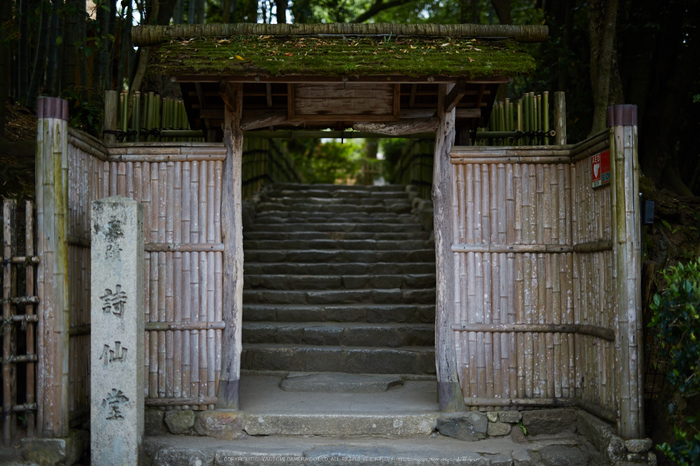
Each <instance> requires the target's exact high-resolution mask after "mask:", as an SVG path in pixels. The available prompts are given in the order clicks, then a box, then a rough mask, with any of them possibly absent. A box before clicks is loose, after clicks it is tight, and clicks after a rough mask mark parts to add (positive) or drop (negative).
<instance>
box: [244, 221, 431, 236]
mask: <svg viewBox="0 0 700 466" xmlns="http://www.w3.org/2000/svg"><path fill="white" fill-rule="evenodd" d="M250 231H264V232H269V231H274V232H281V231H309V232H318V231H326V232H328V231H332V232H362V233H393V232H397V233H401V232H408V231H413V232H417V231H423V227H422V226H421V225H420V224H418V223H399V222H393V223H391V222H387V223H357V222H342V221H334V222H284V223H282V222H267V223H255V224H253V225H251V226H250Z"/></svg>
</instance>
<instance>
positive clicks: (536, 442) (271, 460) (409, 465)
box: [144, 413, 605, 466]
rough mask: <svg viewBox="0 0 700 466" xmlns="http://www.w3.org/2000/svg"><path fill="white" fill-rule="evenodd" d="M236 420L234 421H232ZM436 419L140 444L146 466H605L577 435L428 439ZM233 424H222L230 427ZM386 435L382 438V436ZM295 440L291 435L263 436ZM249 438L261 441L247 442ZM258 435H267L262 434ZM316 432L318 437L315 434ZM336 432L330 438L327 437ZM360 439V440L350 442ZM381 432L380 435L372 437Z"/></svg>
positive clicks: (248, 416) (255, 426)
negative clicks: (520, 439)
mask: <svg viewBox="0 0 700 466" xmlns="http://www.w3.org/2000/svg"><path fill="white" fill-rule="evenodd" d="M231 415H232V417H233V419H235V420H237V418H238V416H237V415H236V414H235V413H232V414H231ZM438 417H439V415H437V414H432V413H426V414H404V415H395V414H382V415H368V414H361V415H360V414H354V415H353V414H344V415H333V414H325V415H323V414H317V415H297V416H294V417H292V416H291V415H280V414H277V415H274V414H267V413H265V414H261V415H258V414H257V413H245V414H242V415H241V419H240V421H241V423H242V424H241V428H242V430H243V431H245V432H246V433H247V434H248V435H251V436H250V437H248V438H246V439H245V440H236V441H231V440H218V439H215V438H210V437H196V436H182V435H168V436H157V437H146V438H145V439H144V450H145V452H146V456H147V457H148V458H152V463H149V464H150V465H151V466H174V465H195V464H196V465H212V466H234V465H235V466H253V465H255V466H258V465H266V466H282V465H284V466H289V465H306V466H329V465H336V466H339V465H374V466H390V465H406V466H534V465H541V466H562V465H571V466H579V465H596V464H605V461H604V459H603V458H604V457H603V455H602V454H601V453H598V452H597V451H596V450H595V448H594V447H593V445H591V444H590V442H588V441H587V440H586V439H585V438H582V437H579V436H576V435H572V434H570V435H566V436H560V437H548V438H537V439H532V440H530V441H528V442H526V443H516V442H514V441H513V440H512V439H511V438H510V437H498V438H492V439H488V440H482V441H479V442H464V441H462V440H457V439H453V438H449V437H445V436H442V435H432V436H431V435H426V434H425V433H424V432H425V431H427V430H428V428H429V427H428V426H433V425H434V424H436V423H437V419H438ZM229 423H231V422H227V423H226V424H229ZM380 428H386V431H380V430H379V429H380ZM301 429H303V432H305V435H303V436H302V434H301V433H299V434H297V435H295V434H294V433H291V434H288V433H285V434H270V433H269V432H272V431H276V432H289V431H291V430H294V431H297V432H299V431H300V430H301ZM251 432H256V433H259V435H253V434H251ZM262 432H267V433H265V434H262ZM316 432H319V433H318V434H316ZM331 432H335V433H336V435H332V434H331ZM355 432H358V433H362V435H357V436H354V435H352V434H353V433H355ZM377 432H379V433H377Z"/></svg>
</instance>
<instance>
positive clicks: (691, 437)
mask: <svg viewBox="0 0 700 466" xmlns="http://www.w3.org/2000/svg"><path fill="white" fill-rule="evenodd" d="M663 277H664V280H665V281H666V289H665V291H664V292H663V293H662V294H655V295H654V299H653V300H652V303H651V305H650V307H651V310H652V311H653V316H652V319H651V322H650V323H649V327H653V328H654V331H655V333H656V338H657V340H658V341H659V343H660V356H661V357H662V358H665V359H667V360H668V362H669V364H670V367H671V370H670V371H669V373H668V381H669V382H670V383H671V384H672V385H673V386H675V387H676V388H677V389H678V390H679V391H680V393H681V394H682V395H683V396H686V397H688V396H693V395H697V394H698V393H700V341H699V337H700V259H697V260H695V261H691V262H689V263H687V264H685V265H684V264H679V265H678V266H676V267H670V268H668V269H666V270H665V271H664V272H663ZM695 422H696V419H695V418H693V417H687V418H685V423H686V424H687V429H692V430H694V431H695V434H692V433H689V432H688V430H687V429H683V428H679V427H678V426H674V430H675V434H676V442H675V443H674V444H673V445H669V444H668V443H664V444H663V445H659V446H658V447H657V448H658V449H659V450H660V451H662V452H663V453H664V454H665V455H666V456H668V457H669V458H670V459H671V460H673V461H674V462H675V463H676V464H681V465H692V466H700V432H698V430H697V428H696V427H695V426H694V424H695Z"/></svg>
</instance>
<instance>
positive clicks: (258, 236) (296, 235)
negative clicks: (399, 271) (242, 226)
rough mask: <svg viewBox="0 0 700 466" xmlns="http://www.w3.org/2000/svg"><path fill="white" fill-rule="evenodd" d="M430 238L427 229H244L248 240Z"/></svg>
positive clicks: (395, 239) (385, 239)
mask: <svg viewBox="0 0 700 466" xmlns="http://www.w3.org/2000/svg"><path fill="white" fill-rule="evenodd" d="M429 238H430V233H428V232H427V231H409V232H395V233H370V232H368V233H363V232H349V233H345V232H340V231H339V232H331V231H328V232H324V231H289V232H278V231H277V232H276V231H268V232H265V231H244V232H243V239H244V240H246V241H257V240H276V241H280V240H312V239H332V240H341V239H345V240H375V241H387V240H391V241H396V242H398V241H405V240H423V241H426V240H428V239H429Z"/></svg>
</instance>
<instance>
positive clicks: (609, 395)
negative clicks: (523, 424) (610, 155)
mask: <svg viewBox="0 0 700 466" xmlns="http://www.w3.org/2000/svg"><path fill="white" fill-rule="evenodd" d="M529 105H531V106H532V108H530V107H526V109H527V111H529V112H535V113H536V112H538V111H540V112H541V106H540V107H538V105H540V104H539V103H538V100H537V99H534V100H532V101H531V102H529V103H528V106H529ZM506 117H508V118H510V114H509V113H506V112H504V118H506ZM509 150H510V149H509ZM528 150H529V149H527V148H522V150H521V151H520V152H521V154H520V156H519V158H518V159H516V160H515V161H513V159H512V157H510V156H500V157H499V156H498V155H496V156H494V155H492V154H491V153H490V151H489V149H485V150H484V151H479V150H470V151H465V150H456V151H454V153H453V168H454V175H455V176H454V177H453V179H454V191H455V194H454V196H453V203H454V205H453V212H455V215H456V220H455V227H454V229H453V231H454V243H453V251H454V257H455V270H456V280H457V287H456V288H457V289H456V292H455V320H454V326H453V329H454V330H455V331H456V335H455V345H456V353H457V358H458V367H459V376H460V383H461V385H462V389H463V394H464V397H465V402H466V404H467V405H468V406H472V408H473V409H494V408H496V407H499V409H504V407H508V406H513V405H521V406H525V405H532V404H533V403H536V404H538V405H544V406H547V405H556V404H562V403H564V404H566V403H579V402H580V404H582V405H583V406H584V407H588V408H591V409H593V410H594V411H595V412H596V413H597V414H601V413H602V414H603V417H607V418H610V416H611V413H613V412H614V411H615V409H616V406H617V403H618V401H619V400H617V399H616V397H615V390H614V388H615V368H616V361H615V359H614V355H615V353H614V350H615V343H614V339H615V338H614V330H615V315H616V307H615V306H616V305H615V302H616V298H615V296H616V295H615V289H614V286H613V283H614V278H615V277H614V271H613V268H612V251H611V246H610V240H611V218H612V212H611V207H610V189H609V188H605V187H604V188H602V189H597V190H593V189H592V188H591V179H590V176H591V175H590V161H589V159H588V158H585V159H583V160H580V161H577V162H575V163H571V162H570V160H571V159H569V158H568V157H565V158H562V157H561V155H562V154H561V153H560V152H561V150H559V149H557V148H553V150H552V152H551V155H550V159H551V161H552V163H547V161H546V157H547V155H546V154H545V153H542V151H541V150H539V149H538V150H537V155H536V156H530V155H529V154H528ZM504 155H505V154H504ZM470 160H474V163H471V162H470Z"/></svg>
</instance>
